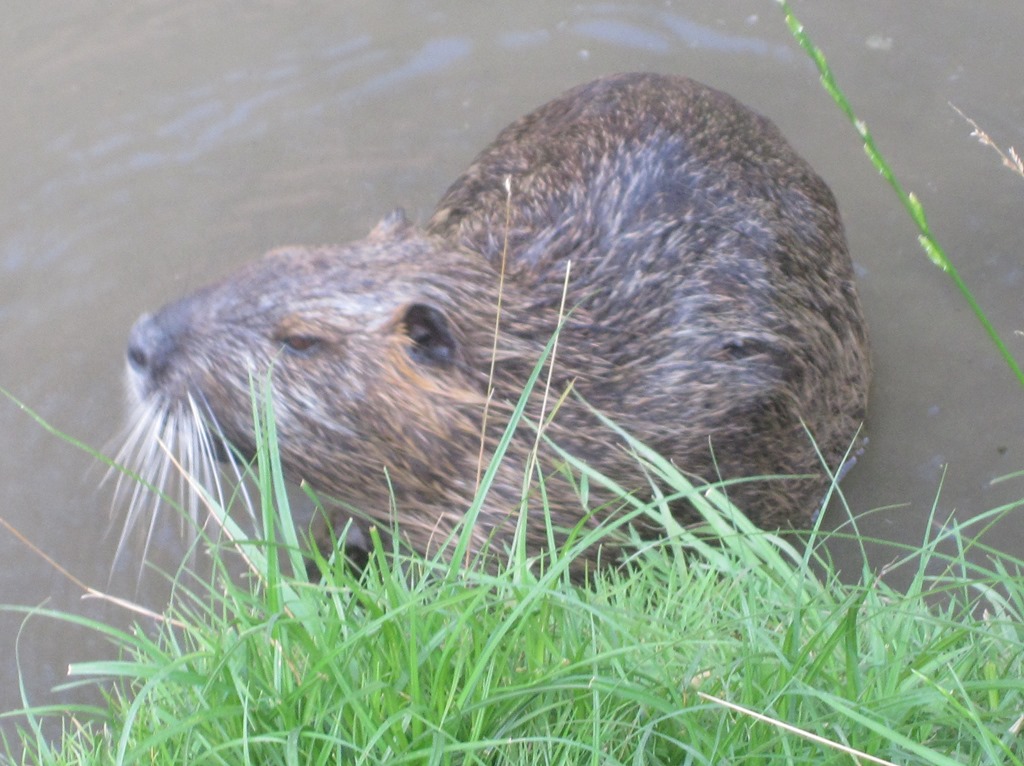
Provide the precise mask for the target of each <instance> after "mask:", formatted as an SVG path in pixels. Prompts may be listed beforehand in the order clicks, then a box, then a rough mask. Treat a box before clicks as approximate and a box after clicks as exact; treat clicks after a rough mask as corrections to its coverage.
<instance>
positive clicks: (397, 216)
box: [367, 207, 412, 239]
mask: <svg viewBox="0 0 1024 766" xmlns="http://www.w3.org/2000/svg"><path fill="white" fill-rule="evenodd" d="M410 226H412V224H411V223H409V219H408V218H407V217H406V215H405V211H404V210H403V209H402V208H400V207H396V208H395V209H394V210H392V211H391V212H390V213H388V214H387V215H386V216H384V217H383V218H382V219H381V220H380V223H378V224H377V225H376V226H374V227H373V230H372V231H371V232H370V235H369V236H368V237H367V239H387V238H389V237H394V236H395V235H397V234H399V233H400V232H402V231H404V230H405V229H408V228H409V227H410Z"/></svg>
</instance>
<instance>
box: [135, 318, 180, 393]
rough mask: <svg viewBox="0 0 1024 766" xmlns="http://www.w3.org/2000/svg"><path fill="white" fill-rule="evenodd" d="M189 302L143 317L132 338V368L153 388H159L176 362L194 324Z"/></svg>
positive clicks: (136, 323)
mask: <svg viewBox="0 0 1024 766" xmlns="http://www.w3.org/2000/svg"><path fill="white" fill-rule="evenodd" d="M190 315H191V311H190V304H189V302H188V301H187V300H185V301H180V302H178V303H173V304H171V305H170V306H166V307H165V308H163V309H161V310H160V311H159V312H157V313H156V314H143V315H142V316H140V317H139V318H138V320H137V321H136V322H135V324H134V326H133V327H132V329H131V332H130V333H129V335H128V349H127V355H128V366H129V367H130V368H131V370H132V372H134V373H135V374H136V375H138V376H139V377H140V378H142V379H143V380H145V381H146V382H147V383H148V384H149V385H159V384H160V383H161V381H162V380H163V379H164V378H165V376H166V375H167V373H168V370H169V369H170V368H171V365H172V364H173V361H174V355H175V354H176V353H177V351H178V348H179V347H180V345H181V339H182V337H184V334H185V331H186V329H187V327H188V322H189V320H190Z"/></svg>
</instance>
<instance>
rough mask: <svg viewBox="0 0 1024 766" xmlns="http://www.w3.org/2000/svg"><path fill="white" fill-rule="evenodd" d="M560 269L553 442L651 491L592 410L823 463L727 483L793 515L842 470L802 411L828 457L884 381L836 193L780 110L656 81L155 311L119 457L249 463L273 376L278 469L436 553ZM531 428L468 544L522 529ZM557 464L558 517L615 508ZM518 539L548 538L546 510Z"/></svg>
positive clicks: (687, 461)
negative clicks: (256, 406) (258, 388)
mask: <svg viewBox="0 0 1024 766" xmlns="http://www.w3.org/2000/svg"><path fill="white" fill-rule="evenodd" d="M506 185H507V186H506ZM567 264H571V267H570V269H569V278H568V289H567V294H566V295H565V306H566V307H567V308H568V309H569V312H568V315H567V317H566V319H565V324H564V326H563V327H562V329H561V332H560V335H559V337H558V348H557V353H556V356H555V362H554V369H553V374H552V387H553V389H554V392H553V395H552V398H555V397H557V395H558V394H560V393H561V392H563V391H565V390H566V389H567V388H568V387H570V386H571V387H572V388H573V390H574V391H575V394H570V395H569V396H568V397H566V398H565V400H564V401H563V402H562V404H561V406H560V408H559V409H558V411H557V413H556V415H555V417H554V420H553V422H552V423H551V424H550V426H548V427H547V428H546V431H545V433H546V435H547V436H548V437H550V439H551V440H552V441H553V442H554V443H555V444H557V445H559V447H561V448H563V449H564V450H566V451H567V452H568V453H570V454H572V455H574V456H576V457H578V458H579V459H581V460H583V461H585V462H586V463H587V464H589V465H590V466H592V467H593V468H595V469H596V470H598V471H600V472H601V473H603V474H604V475H606V476H608V477H611V478H613V479H614V480H615V481H616V482H617V483H618V484H620V485H621V486H623V487H625V488H627V489H629V490H633V491H635V492H637V493H640V494H648V495H649V493H650V485H649V478H648V477H647V475H646V474H645V472H644V471H643V469H642V468H641V467H640V466H639V465H638V463H637V460H636V458H635V457H634V456H633V455H632V454H630V453H629V452H627V451H626V450H625V449H624V448H623V445H622V443H621V440H620V439H619V438H618V437H617V436H616V435H615V434H614V433H613V432H612V431H611V430H610V429H609V428H607V427H606V426H604V425H602V424H601V423H600V422H599V421H598V420H597V418H596V417H595V415H594V412H593V411H592V410H591V409H590V408H591V407H593V408H595V409H596V410H597V411H599V412H601V413H604V414H605V415H607V416H608V417H609V418H611V419H612V420H614V421H616V422H617V423H618V424H619V425H621V426H622V427H623V428H624V429H625V430H626V431H628V432H631V433H632V434H634V435H635V436H637V437H639V438H640V439H641V440H642V441H644V442H645V443H646V444H648V445H649V446H650V447H652V448H654V449H655V450H656V451H658V452H659V453H661V454H662V455H664V456H665V457H666V458H669V459H671V460H672V461H673V462H674V463H675V464H676V465H678V466H679V467H680V468H682V469H683V470H685V471H686V472H687V473H689V474H691V475H694V476H697V477H701V478H703V479H705V480H715V479H716V478H718V477H719V476H721V477H726V478H740V477H747V476H755V475H776V474H785V475H791V474H800V475H807V474H810V475H811V476H812V478H806V477H805V478H793V479H776V480H772V481H758V482H746V483H739V484H734V485H732V486H731V487H730V488H729V490H728V493H729V496H730V498H731V499H732V500H733V501H734V502H736V503H737V504H738V505H739V507H740V508H742V509H744V510H745V511H746V512H747V513H748V514H749V515H750V517H751V518H752V519H753V520H754V521H755V522H756V523H757V524H759V525H762V526H765V527H777V526H783V527H785V526H789V525H796V526H801V525H804V524H806V523H807V522H808V521H809V520H810V519H811V518H812V516H813V514H814V513H815V512H816V511H817V509H818V506H819V504H820V501H821V499H822V496H823V494H824V492H825V489H826V488H827V486H828V482H829V477H828V474H827V472H826V471H825V470H824V468H823V466H822V464H821V459H820V458H819V455H818V452H817V451H816V448H815V446H814V444H812V442H811V440H810V439H809V438H808V436H807V433H806V431H805V427H806V429H807V431H809V432H810V433H811V434H813V436H814V439H815V440H816V442H817V450H820V453H821V456H822V457H823V458H824V461H825V463H827V464H828V466H829V468H830V470H836V469H838V468H839V464H840V463H841V462H842V458H843V455H844V454H845V452H846V451H847V449H848V448H849V447H850V444H851V441H852V440H853V439H854V436H855V433H856V431H857V429H858V426H859V425H860V422H861V420H862V418H863V417H864V410H865V406H866V403H867V389H868V381H869V377H870V368H869V360H868V342H867V335H866V331H865V323H864V318H863V316H862V314H861V308H860V303H859V301H858V298H857V294H856V291H855V288H854V283H853V273H852V268H851V263H850V257H849V254H848V252H847V248H846V243H845V239H844V234H843V226H842V223H841V221H840V218H839V214H838V211H837V209H836V204H835V201H834V199H833V196H832V194H831V192H830V191H829V189H828V187H827V186H826V185H825V183H824V182H823V181H822V180H821V179H820V178H819V177H818V176H817V175H816V174H815V173H814V171H813V170H812V169H811V168H810V166H809V165H808V164H807V163H806V162H805V161H804V160H803V159H801V158H800V157H799V156H798V155H797V154H796V153H795V152H794V151H793V149H792V148H791V147H790V146H789V144H788V143H787V142H786V141H785V139H784V138H783V137H782V135H781V134H780V133H779V131H778V130H777V129H776V127H775V126H774V125H773V124H772V123H771V122H769V121H768V120H766V119H765V118H763V117H760V116H759V115H757V114H755V113H754V112H752V111H751V110H749V109H747V108H746V107H744V106H743V105H742V104H740V103H739V102H737V101H736V100H734V99H733V98H731V97H729V96H728V95H726V94H724V93H721V92H718V91H715V90H712V89H710V88H707V87H705V86H703V85H700V84H699V83H696V82H694V81H692V80H688V79H685V78H682V77H672V76H662V75H655V74H625V75H617V76H611V77H605V78H602V79H599V80H596V81H594V82H591V83H588V84H586V85H583V86H580V87H578V88H575V89H573V90H571V91H569V92H568V93H566V94H564V95H562V96H560V97H559V98H557V99H555V100H554V101H551V102H549V103H548V104H545V105H544V106H542V107H540V108H539V109H537V110H536V111H534V112H532V113H531V114H529V115H527V116H526V117H524V118H522V119H520V120H519V121H517V122H515V123H513V124H512V125H511V126H509V127H508V128H506V129H505V130H504V131H502V132H501V134H500V135H499V136H498V137H497V139H496V140H495V141H494V142H493V143H492V144H491V145H490V146H489V147H488V148H487V149H485V150H484V151H483V152H482V153H481V154H480V155H479V156H478V157H477V158H476V160H475V161H474V162H473V164H472V165H471V166H470V168H469V170H467V171H466V173H465V174H463V176H462V177H460V178H459V179H458V180H457V181H456V182H455V183H454V184H453V185H452V186H451V188H450V189H449V190H448V192H447V193H446V194H445V196H444V197H443V198H442V200H441V202H440V204H439V205H438V208H437V210H436V212H435V213H434V215H433V217H432V218H431V219H430V221H429V222H428V223H427V225H426V226H425V227H423V228H418V227H416V226H413V225H410V224H409V223H408V222H406V221H405V219H404V216H402V215H401V214H393V215H391V216H390V217H388V218H387V219H385V220H384V221H383V222H382V223H381V224H380V225H378V227H377V228H376V229H374V231H373V232H371V234H370V235H369V237H367V238H366V239H364V240H361V241H357V242H354V243H351V244H347V245H339V246H330V247H313V248H310V247H291V248H284V249H281V250H277V251H274V252H272V253H270V254H269V255H267V256H266V257H265V258H263V259H262V260H260V261H257V262H255V263H252V264H251V265H249V266H248V267H246V268H244V269H242V270H241V271H239V272H238V273H236V274H234V275H233V276H230V277H228V278H227V279H226V280H224V281H223V282H220V283H219V284H217V285H214V286H212V287H209V288H206V289H203V290H200V291H199V292H197V293H195V294H193V295H192V296H190V297H187V298H185V299H183V300H181V301H179V302H177V303H174V304H172V305H170V306H168V307H166V308H164V309H162V310H161V311H160V312H158V313H156V314H154V315H146V316H143V317H142V318H140V319H139V321H138V322H137V323H136V325H135V327H134V328H133V330H132V333H131V340H130V343H129V347H128V360H129V377H130V379H131V389H132V391H133V392H134V393H135V396H136V397H137V400H138V402H139V411H138V413H139V414H138V415H137V418H136V422H137V423H138V427H137V433H136V436H135V437H134V438H133V439H131V440H130V443H129V446H128V447H126V450H125V453H126V454H128V455H130V454H132V453H133V452H134V451H139V452H140V453H141V454H142V457H141V458H140V462H141V463H144V464H147V463H148V464H149V465H145V466H144V468H145V470H144V471H143V472H144V473H147V474H153V475H155V474H156V472H157V470H158V468H159V466H158V465H157V466H156V467H154V465H153V464H159V463H160V460H159V459H158V458H156V457H154V454H155V453H153V452H152V451H151V450H150V451H149V452H145V449H146V448H145V447H142V448H141V449H140V448H139V446H138V445H139V444H143V445H145V444H147V443H152V440H151V439H150V437H151V436H162V437H163V438H164V440H165V441H166V440H170V441H175V442H179V443H181V444H183V445H185V446H186V449H187V450H188V449H190V450H192V451H193V456H194V457H193V459H192V463H193V464H195V463H196V462H197V461H198V462H199V463H210V462H212V457H213V456H214V455H217V454H220V455H221V456H223V449H222V448H221V447H218V446H217V444H218V442H219V441H220V440H226V441H227V442H228V443H230V444H231V445H233V446H234V447H236V448H238V449H239V450H241V451H242V452H243V453H249V452H251V451H252V450H253V449H254V448H253V437H252V422H251V413H252V407H251V404H250V379H251V378H250V376H251V375H253V374H255V375H262V374H265V373H267V372H268V371H270V370H272V371H273V372H272V380H273V392H274V397H275V411H276V416H277V427H278V436H279V441H280V448H281V456H282V461H283V464H284V466H285V469H286V471H287V473H288V475H289V476H290V477H291V478H293V479H297V480H299V479H301V480H306V481H308V482H309V483H310V484H311V485H312V486H313V487H314V488H315V489H317V490H319V491H320V492H322V493H324V494H325V495H327V496H331V497H334V498H338V499H340V500H342V501H344V502H345V503H346V504H348V505H349V506H351V507H352V508H355V509H358V510H359V511H362V512H363V513H365V514H366V515H367V516H368V517H369V518H371V519H377V520H379V521H381V522H384V524H385V526H386V527H388V528H390V526H389V525H390V524H391V523H392V521H396V522H397V529H398V531H399V534H400V535H401V537H402V539H403V540H404V541H405V542H407V543H408V545H410V546H411V547H412V548H414V549H416V550H418V551H420V552H423V553H430V552H433V551H435V550H437V549H438V547H439V546H441V545H443V544H445V543H446V542H447V541H448V540H449V536H450V534H451V532H452V531H453V530H454V529H456V528H457V527H458V525H459V524H460V522H461V520H462V518H463V514H464V512H465V510H466V509H467V507H468V506H469V505H470V503H471V501H472V499H473V497H474V493H475V492H476V479H477V476H478V465H479V461H480V455H481V435H482V434H483V461H484V463H485V464H486V462H487V460H488V457H489V455H490V454H491V453H492V452H493V450H494V448H495V445H496V443H497V440H498V438H499V437H500V435H501V434H502V432H503V430H504V428H505V426H506V425H507V423H508V418H509V413H510V411H511V409H512V403H514V402H515V401H516V399H517V398H518V396H519V395H520V393H521V392H522V390H523V386H524V383H525V381H526V379H527V377H528V376H529V374H530V372H531V370H532V369H533V367H534V365H535V364H536V363H537V360H538V358H539V357H540V355H541V353H542V351H543V349H544V347H545V344H546V343H547V342H548V341H549V339H550V338H551V337H552V334H553V333H555V331H556V329H557V328H558V325H559V310H560V306H561V305H562V302H563V282H564V281H565V275H566V266H567ZM502 268H504V272H505V276H504V281H503V283H501V280H500V277H499V275H500V272H501V270H502ZM500 283H501V287H500V292H501V295H500V305H501V311H500V329H499V332H498V335H497V340H496V342H495V337H494V328H495V319H496V312H497V307H498V305H499V284H500ZM495 343H496V349H497V350H496V353H494V348H495ZM492 357H493V380H489V379H490V376H491V369H492ZM489 382H490V383H492V384H493V394H492V396H491V403H490V405H489V406H488V405H487V404H486V403H487V400H488V386H489ZM542 394H543V392H542V391H541V390H540V387H538V388H537V390H535V391H534V392H533V394H532V397H531V400H530V406H529V407H528V409H527V419H528V420H531V421H533V422H534V423H535V422H536V421H537V419H538V418H539V416H540V400H541V397H542ZM485 406H486V407H488V414H487V416H486V423H485V416H484V412H485ZM211 429H212V433H214V434H216V438H214V439H212V440H211V439H210V438H209V435H210V433H211ZM535 440H536V431H535V429H534V428H531V427H529V426H528V425H525V426H520V428H519V429H518V431H517V432H516V434H515V436H514V438H513V440H512V443H511V445H510V447H509V451H508V454H507V456H506V458H505V460H504V461H503V462H502V463H501V467H500V469H499V471H498V474H497V477H496V479H495V481H494V484H493V486H492V487H491V488H490V491H489V493H488V495H487V498H486V500H485V502H484V505H483V510H482V512H481V514H480V516H479V518H478V520H477V522H476V525H475V527H474V529H473V541H474V547H475V548H476V549H477V550H482V549H484V548H485V547H486V546H487V545H488V544H490V545H492V546H493V545H495V544H497V545H498V546H499V549H500V547H501V546H504V545H506V544H508V543H509V541H510V540H511V537H512V534H513V531H514V529H515V526H516V523H517V518H518V516H519V513H520V509H521V507H522V494H523V476H524V471H525V470H526V467H527V465H528V456H529V453H530V450H531V449H532V448H533V446H534V443H535ZM199 445H206V446H205V447H200V446H199ZM204 454H205V455H206V457H205V458H203V457H202V455H204ZM563 462H564V461H563V460H562V459H560V458H559V457H558V455H557V454H556V452H555V451H554V450H553V449H552V448H551V447H550V446H548V445H546V444H545V443H544V442H541V448H540V468H541V469H542V471H543V473H544V476H545V482H544V489H545V492H546V495H547V502H548V504H549V506H550V508H551V514H552V518H553V521H554V522H555V524H556V525H557V526H558V527H560V528H564V529H571V528H573V527H574V526H576V525H577V524H579V523H580V522H581V521H582V520H584V519H586V521H584V524H585V525H594V524H596V523H598V522H599V521H600V520H601V519H602V518H604V517H605V516H606V515H607V514H609V513H614V512H615V511H616V510H617V506H616V505H615V504H614V503H612V504H611V505H609V506H607V507H603V506H602V504H603V503H605V502H607V501H609V500H610V498H609V497H608V496H607V494H605V493H603V492H602V491H600V488H599V487H597V486H596V484H593V483H592V485H591V487H592V489H591V493H590V496H589V507H584V506H583V504H582V501H581V499H580V497H579V495H578V493H577V491H576V489H575V488H574V486H573V483H572V482H571V481H570V480H568V479H567V478H566V475H565V473H564V471H559V470H557V468H558V467H559V466H561V465H562V464H563ZM534 500H535V498H534V499H533V500H528V502H527V505H528V506H529V507H531V508H534V509H535V508H536V507H537V503H536V502H534ZM392 509H394V512H392ZM673 510H674V513H675V514H676V516H677V517H678V518H679V519H680V520H682V521H684V522H686V521H689V520H692V519H693V518H694V511H693V509H692V508H691V507H690V506H689V505H687V504H686V503H683V502H680V503H677V505H676V507H674V509H673ZM591 512H593V513H591ZM393 517H394V518H393ZM526 529H527V532H528V541H527V542H528V547H529V550H530V552H532V553H537V552H540V551H541V550H543V549H544V548H545V547H546V546H547V543H548V533H547V529H546V527H545V524H544V520H543V518H542V516H541V514H540V513H539V512H537V511H533V513H532V516H530V517H529V518H528V522H527V524H526ZM642 531H643V533H644V534H655V533H656V530H654V529H651V528H646V529H643V530H642ZM556 539H557V540H562V539H564V537H563V535H562V534H561V533H556ZM586 555H587V556H593V555H596V551H595V552H593V553H591V554H586Z"/></svg>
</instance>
